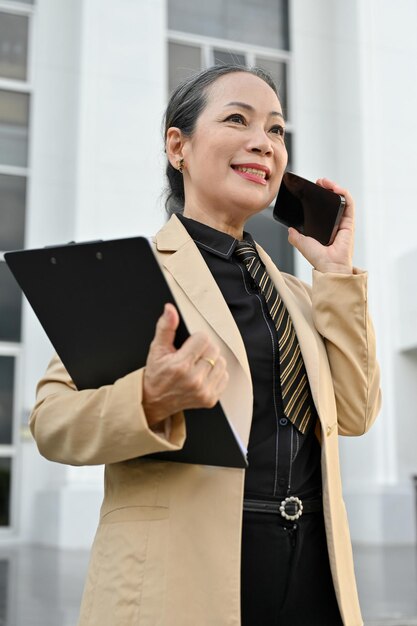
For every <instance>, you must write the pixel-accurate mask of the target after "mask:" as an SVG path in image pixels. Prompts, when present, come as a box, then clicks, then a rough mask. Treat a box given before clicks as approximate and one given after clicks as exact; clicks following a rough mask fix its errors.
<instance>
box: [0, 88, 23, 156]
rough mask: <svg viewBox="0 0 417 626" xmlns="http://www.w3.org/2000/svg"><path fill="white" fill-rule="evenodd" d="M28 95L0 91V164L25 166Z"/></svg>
mask: <svg viewBox="0 0 417 626" xmlns="http://www.w3.org/2000/svg"><path fill="white" fill-rule="evenodd" d="M28 124H29V95H28V94H27V93H20V92H16V91H6V90H4V89H0V163H1V164H3V165H16V166H20V167H26V166H27V152H28Z"/></svg>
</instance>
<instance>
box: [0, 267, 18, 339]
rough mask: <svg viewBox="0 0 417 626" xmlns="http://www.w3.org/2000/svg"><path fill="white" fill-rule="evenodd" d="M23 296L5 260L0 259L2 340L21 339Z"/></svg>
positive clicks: (0, 331)
mask: <svg viewBox="0 0 417 626" xmlns="http://www.w3.org/2000/svg"><path fill="white" fill-rule="evenodd" d="M21 311H22V296H21V291H20V288H19V286H18V284H17V282H16V281H15V279H14V278H13V275H12V273H11V271H10V270H9V268H8V267H7V265H6V263H5V262H4V261H0V341H20V334H21V323H20V318H21Z"/></svg>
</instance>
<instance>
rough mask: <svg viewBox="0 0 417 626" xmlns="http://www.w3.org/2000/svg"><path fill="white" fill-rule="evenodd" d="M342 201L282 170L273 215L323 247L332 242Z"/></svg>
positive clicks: (336, 196) (337, 195)
mask: <svg viewBox="0 0 417 626" xmlns="http://www.w3.org/2000/svg"><path fill="white" fill-rule="evenodd" d="M345 205H346V200H345V198H344V196H340V195H339V194H337V193H334V192H333V191H330V190H329V189H324V188H323V187H320V186H319V185H316V184H315V183H312V182H311V181H310V180H306V179H305V178H301V176H297V174H293V173H292V172H285V174H284V176H283V178H282V183H281V187H280V189H279V192H278V196H277V199H276V202H275V206H274V211H273V216H274V218H275V219H276V220H277V221H278V222H281V223H282V224H284V225H285V226H292V227H293V228H296V229H297V230H298V231H299V232H300V233H302V234H303V235H306V236H308V237H314V239H317V241H319V242H320V243H321V244H323V245H324V246H329V245H330V244H331V243H333V240H334V238H335V237H336V233H337V230H338V227H339V223H340V220H341V219H342V215H343V211H344V209H345Z"/></svg>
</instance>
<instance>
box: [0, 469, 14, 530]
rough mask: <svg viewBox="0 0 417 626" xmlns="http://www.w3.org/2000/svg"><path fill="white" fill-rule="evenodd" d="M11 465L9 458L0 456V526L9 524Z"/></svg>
mask: <svg viewBox="0 0 417 626" xmlns="http://www.w3.org/2000/svg"><path fill="white" fill-rule="evenodd" d="M11 465H12V460H11V459H7V458H0V526H9V525H10V473H11Z"/></svg>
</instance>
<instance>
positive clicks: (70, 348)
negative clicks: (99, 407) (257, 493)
mask: <svg viewBox="0 0 417 626" xmlns="http://www.w3.org/2000/svg"><path fill="white" fill-rule="evenodd" d="M4 257H5V260H6V263H7V265H8V266H9V268H10V270H11V272H12V273H13V275H14V277H15V279H16V281H17V282H18V284H19V286H20V287H21V289H22V291H23V293H24V294H25V296H26V298H27V299H28V301H29V303H30V305H31V307H32V308H33V310H34V312H35V315H36V316H37V318H38V319H39V321H40V323H41V325H42V326H43V329H44V330H45V332H46V334H47V335H48V337H49V339H50V341H51V343H52V345H53V346H54V348H55V350H56V352H57V353H58V355H59V357H60V358H61V360H62V362H63V364H64V366H65V368H66V369H67V371H68V373H69V375H70V376H71V378H72V380H73V381H74V383H75V385H76V387H77V389H79V390H81V389H91V388H98V387H101V386H103V385H109V384H112V383H114V382H115V381H116V380H117V379H118V378H121V377H123V376H125V375H126V374H128V373H130V372H132V371H134V370H136V369H139V368H140V367H143V366H144V365H145V363H146V357H147V354H148V350H149V345H150V343H151V341H152V339H153V336H154V334H155V324H156V321H157V320H158V318H159V317H160V315H161V314H162V311H163V308H164V304H165V303H166V302H172V303H173V304H174V305H175V306H176V307H177V309H178V312H179V313H180V310H179V308H178V305H177V304H176V302H175V300H174V298H173V295H172V293H171V290H170V289H169V286H168V284H167V282H166V280H165V277H164V275H163V273H162V270H161V268H160V267H159V264H158V261H157V260H156V258H155V255H154V253H153V251H152V248H151V245H150V242H149V240H148V239H147V238H145V237H129V238H124V239H114V240H108V241H91V242H85V243H70V244H66V245H60V246H52V247H47V248H41V249H35V250H18V251H14V252H6V253H5V255H4ZM188 336H189V332H188V330H187V328H186V325H185V323H184V320H183V319H182V317H181V313H180V323H179V326H178V330H177V332H176V336H175V342H174V345H175V347H176V348H179V347H180V346H181V345H182V343H183V342H184V341H185V340H186V339H187V337H188ZM184 415H185V420H186V430H187V437H186V441H185V443H184V446H183V448H182V449H181V450H178V451H175V452H157V453H153V454H151V455H148V456H150V457H152V458H155V459H161V460H167V461H174V462H180V463H195V464H203V465H216V466H222V467H238V468H246V467H247V465H248V463H247V458H246V454H247V451H246V449H245V448H244V446H243V445H242V443H241V441H240V439H239V436H238V434H237V433H236V432H235V430H234V428H233V425H232V424H231V422H230V421H229V420H228V418H227V416H226V414H225V412H224V410H223V408H222V406H221V403H220V402H218V403H217V404H216V406H215V407H213V408H212V409H188V410H186V411H184Z"/></svg>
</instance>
